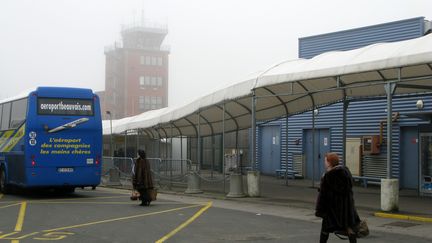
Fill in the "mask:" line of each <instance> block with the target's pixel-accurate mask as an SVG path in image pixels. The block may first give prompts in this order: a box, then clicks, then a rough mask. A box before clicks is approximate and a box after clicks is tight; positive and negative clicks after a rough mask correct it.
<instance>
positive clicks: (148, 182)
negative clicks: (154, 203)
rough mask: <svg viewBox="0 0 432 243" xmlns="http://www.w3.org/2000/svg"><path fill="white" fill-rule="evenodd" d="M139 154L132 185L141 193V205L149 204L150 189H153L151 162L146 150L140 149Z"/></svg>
mask: <svg viewBox="0 0 432 243" xmlns="http://www.w3.org/2000/svg"><path fill="white" fill-rule="evenodd" d="M138 155H139V157H138V159H137V160H136V163H135V167H134V174H133V178H132V185H133V188H134V190H137V191H138V192H139V193H140V196H139V199H140V200H141V206H149V205H150V202H151V197H150V195H149V190H150V189H153V178H152V174H151V171H150V163H149V162H148V160H147V158H146V153H145V151H144V150H138Z"/></svg>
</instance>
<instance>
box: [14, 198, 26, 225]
mask: <svg viewBox="0 0 432 243" xmlns="http://www.w3.org/2000/svg"><path fill="white" fill-rule="evenodd" d="M26 208H27V202H22V203H21V207H20V210H19V214H18V220H17V223H16V225H15V231H21V230H22V226H23V223H24V217H25V212H26Z"/></svg>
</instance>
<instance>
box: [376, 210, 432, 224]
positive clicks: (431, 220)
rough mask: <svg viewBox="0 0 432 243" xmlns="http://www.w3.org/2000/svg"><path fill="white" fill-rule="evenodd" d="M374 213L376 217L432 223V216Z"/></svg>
mask: <svg viewBox="0 0 432 243" xmlns="http://www.w3.org/2000/svg"><path fill="white" fill-rule="evenodd" d="M374 215H375V216H376V217H382V218H392V219H404V220H412V221H420V222H427V223H432V218H427V217H419V216H410V215H403V214H393V213H379V212H377V213H375V214H374Z"/></svg>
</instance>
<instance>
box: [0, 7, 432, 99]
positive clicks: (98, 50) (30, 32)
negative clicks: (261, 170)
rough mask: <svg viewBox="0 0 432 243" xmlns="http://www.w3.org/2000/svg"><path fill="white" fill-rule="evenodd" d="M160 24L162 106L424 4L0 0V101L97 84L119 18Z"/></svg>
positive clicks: (431, 16)
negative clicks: (44, 89)
mask: <svg viewBox="0 0 432 243" xmlns="http://www.w3.org/2000/svg"><path fill="white" fill-rule="evenodd" d="M143 9H144V13H145V14H144V15H145V18H146V19H149V20H151V21H152V22H157V23H160V24H167V25H168V36H167V38H166V40H165V42H164V44H166V45H169V46H170V47H171V54H170V56H169V58H170V64H169V68H170V70H169V103H170V104H176V103H182V102H184V101H186V100H190V99H192V98H194V97H197V96H201V95H202V94H205V93H209V92H211V91H213V90H215V89H217V88H220V87H222V86H226V85H228V84H229V83H232V82H235V81H239V80H242V78H244V77H246V76H248V74H250V73H252V72H256V71H260V70H263V69H265V68H267V67H269V66H270V65H272V64H274V63H277V62H280V61H282V60H287V59H295V58H297V55H298V52H297V49H298V38H299V37H304V36H310V35H316V34H321V33H326V32H333V31H339V30H345V29H350V28H357V27H362V26H367V25H374V24H380V23H385V22H390V21H396V20H401V19H407V18H413V17H419V16H424V17H425V18H426V19H427V20H432V12H431V10H432V1H431V0H362V1H354V0H325V1H323V0H299V1H298V0H261V1H258V0H213V1H210V0H145V1H143V0H1V1H0V85H1V86H0V87H1V88H0V99H2V98H7V97H9V96H13V95H16V94H18V93H20V91H22V90H25V89H28V88H33V87H37V86H43V85H51V86H52V85H56V86H72V87H87V88H91V89H93V90H95V91H99V90H104V82H105V66H104V65H105V56H104V47H105V46H108V45H111V44H113V43H114V41H118V40H119V39H120V28H121V25H122V24H128V23H131V22H133V21H134V19H135V20H136V21H138V20H140V18H141V13H142V10H143Z"/></svg>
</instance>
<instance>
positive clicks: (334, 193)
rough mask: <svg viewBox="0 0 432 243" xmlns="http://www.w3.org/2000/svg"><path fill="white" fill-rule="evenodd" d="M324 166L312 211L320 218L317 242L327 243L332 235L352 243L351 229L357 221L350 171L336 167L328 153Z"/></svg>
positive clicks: (337, 158)
mask: <svg viewBox="0 0 432 243" xmlns="http://www.w3.org/2000/svg"><path fill="white" fill-rule="evenodd" d="M324 163H325V167H326V173H325V174H324V175H323V177H322V178H321V184H320V189H319V194H318V198H317V203H316V208H315V215H316V216H317V217H320V218H322V225H321V234H320V243H325V242H327V240H328V238H329V233H331V232H334V233H336V234H341V233H342V234H345V235H347V236H348V239H349V242H350V243H353V242H354V243H355V242H357V239H356V232H354V228H355V227H356V226H357V225H358V224H359V222H360V218H359V216H358V214H357V210H356V208H355V205H354V197H353V191H352V184H353V180H352V176H351V172H350V171H349V169H348V168H347V167H346V166H344V165H340V164H339V157H338V155H337V154H336V153H327V154H326V155H325V159H324Z"/></svg>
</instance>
